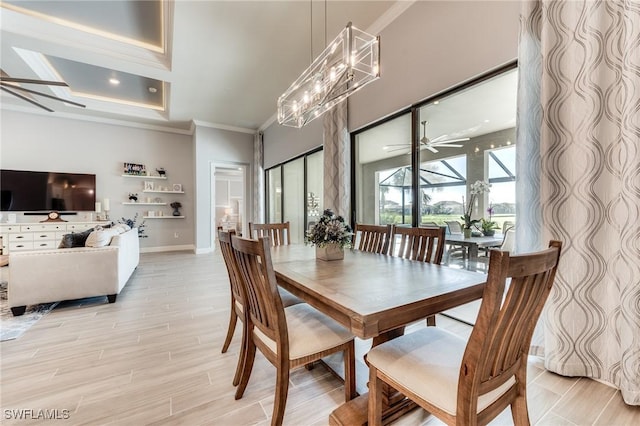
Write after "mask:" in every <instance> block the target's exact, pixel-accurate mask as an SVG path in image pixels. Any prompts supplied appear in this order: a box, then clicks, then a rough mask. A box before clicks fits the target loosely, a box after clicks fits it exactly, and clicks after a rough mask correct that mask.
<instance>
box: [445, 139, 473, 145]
mask: <svg viewBox="0 0 640 426" xmlns="http://www.w3.org/2000/svg"><path fill="white" fill-rule="evenodd" d="M468 140H470V139H469V138H458V139H447V140H446V141H438V143H439V144H440V143H449V142H464V141H468Z"/></svg>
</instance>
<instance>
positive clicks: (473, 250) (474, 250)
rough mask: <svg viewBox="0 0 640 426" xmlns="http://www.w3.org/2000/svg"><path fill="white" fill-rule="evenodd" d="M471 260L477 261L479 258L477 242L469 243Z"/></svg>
mask: <svg viewBox="0 0 640 426" xmlns="http://www.w3.org/2000/svg"><path fill="white" fill-rule="evenodd" d="M469 260H470V261H474V262H475V261H477V260H478V245H477V244H469Z"/></svg>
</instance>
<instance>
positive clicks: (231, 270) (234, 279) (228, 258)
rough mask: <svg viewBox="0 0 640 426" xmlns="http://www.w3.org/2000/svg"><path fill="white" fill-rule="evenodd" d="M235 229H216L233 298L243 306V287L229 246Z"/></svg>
mask: <svg viewBox="0 0 640 426" xmlns="http://www.w3.org/2000/svg"><path fill="white" fill-rule="evenodd" d="M235 233H236V231H234V230H230V231H228V232H227V231H222V230H221V229H219V230H218V242H219V243H220V251H221V252H222V258H223V259H224V264H225V266H226V267H227V274H228V275H229V283H230V284H231V294H232V295H233V298H234V300H236V301H237V302H238V303H240V304H241V305H243V306H244V299H245V297H244V289H243V288H242V283H241V281H240V277H239V276H238V270H237V267H236V264H235V258H234V257H233V249H232V248H231V236H232V235H235Z"/></svg>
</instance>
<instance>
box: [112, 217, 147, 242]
mask: <svg viewBox="0 0 640 426" xmlns="http://www.w3.org/2000/svg"><path fill="white" fill-rule="evenodd" d="M137 222H138V213H136V215H135V216H134V217H133V219H125V218H124V217H123V218H121V219H120V220H119V221H118V223H124V224H125V225H129V228H131V229H133V228H138V238H147V237H148V235H146V234H145V233H144V227H145V226H146V225H145V221H144V220H143V221H142V222H140V223H137Z"/></svg>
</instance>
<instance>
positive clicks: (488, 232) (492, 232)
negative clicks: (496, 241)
mask: <svg viewBox="0 0 640 426" xmlns="http://www.w3.org/2000/svg"><path fill="white" fill-rule="evenodd" d="M482 235H484V236H485V237H493V236H494V235H496V230H495V229H487V230H486V231H482Z"/></svg>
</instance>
